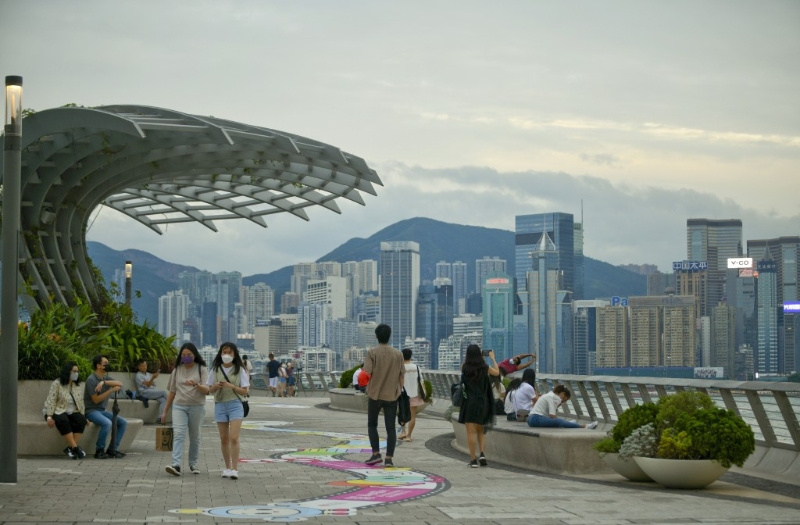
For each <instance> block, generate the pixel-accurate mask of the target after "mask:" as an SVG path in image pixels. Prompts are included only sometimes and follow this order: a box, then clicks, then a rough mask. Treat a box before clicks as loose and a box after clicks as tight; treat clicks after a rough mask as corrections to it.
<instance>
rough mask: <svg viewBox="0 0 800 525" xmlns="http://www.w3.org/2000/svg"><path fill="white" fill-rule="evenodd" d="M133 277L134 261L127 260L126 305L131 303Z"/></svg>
mask: <svg viewBox="0 0 800 525" xmlns="http://www.w3.org/2000/svg"><path fill="white" fill-rule="evenodd" d="M132 277H133V263H132V262H130V261H125V306H128V307H129V306H130V305H131V278H132Z"/></svg>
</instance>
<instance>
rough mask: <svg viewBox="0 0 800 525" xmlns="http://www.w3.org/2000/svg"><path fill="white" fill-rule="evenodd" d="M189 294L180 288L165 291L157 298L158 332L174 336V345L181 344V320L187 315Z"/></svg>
mask: <svg viewBox="0 0 800 525" xmlns="http://www.w3.org/2000/svg"><path fill="white" fill-rule="evenodd" d="M189 302H190V301H189V296H188V295H184V294H183V292H181V291H180V290H177V291H174V292H167V294H166V295H162V296H161V297H159V299H158V333H160V334H161V335H163V336H165V337H169V336H172V335H174V336H175V345H176V346H180V345H182V344H183V322H184V321H185V320H186V318H187V317H188V312H189Z"/></svg>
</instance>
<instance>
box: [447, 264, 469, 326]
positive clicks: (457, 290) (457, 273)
mask: <svg viewBox="0 0 800 525" xmlns="http://www.w3.org/2000/svg"><path fill="white" fill-rule="evenodd" d="M451 279H452V281H453V301H454V302H453V309H454V310H455V312H456V313H457V314H463V313H464V312H465V311H466V304H465V301H466V299H467V292H468V290H467V263H465V262H461V261H456V262H454V263H453V277H452V278H451Z"/></svg>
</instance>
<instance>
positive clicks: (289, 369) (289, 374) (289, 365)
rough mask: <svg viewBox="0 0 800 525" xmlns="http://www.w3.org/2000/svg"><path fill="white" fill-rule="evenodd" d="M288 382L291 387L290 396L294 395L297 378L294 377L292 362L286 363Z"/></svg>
mask: <svg viewBox="0 0 800 525" xmlns="http://www.w3.org/2000/svg"><path fill="white" fill-rule="evenodd" d="M286 384H287V385H288V387H289V397H294V395H295V391H294V388H295V386H296V385H297V378H296V377H294V364H293V363H292V362H289V363H287V365H286Z"/></svg>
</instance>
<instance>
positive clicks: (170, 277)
mask: <svg viewBox="0 0 800 525" xmlns="http://www.w3.org/2000/svg"><path fill="white" fill-rule="evenodd" d="M387 241H414V242H417V243H419V245H420V275H421V278H422V280H433V279H434V277H435V275H436V273H435V272H436V263H437V262H439V261H448V262H454V261H462V262H465V263H467V286H468V287H469V288H470V289H471V288H473V287H474V286H475V260H476V259H480V258H482V257H484V256H498V257H500V258H501V259H505V260H506V261H507V262H508V272H509V274H510V275H512V276H513V275H514V232H511V231H507V230H500V229H496V228H482V227H479V226H464V225H462V224H449V223H446V222H441V221H436V220H433V219H428V218H424V217H416V218H413V219H406V220H404V221H400V222H397V223H395V224H392V225H390V226H387V227H386V228H384V229H382V230H380V231H379V232H377V233H375V234H374V235H372V236H370V237H368V238H366V239H363V238H358V237H356V238H352V239H350V240H349V241H347V242H345V243H344V244H342V245H341V246H339V247H338V248H336V249H335V250H333V251H331V252H330V253H327V254H325V255H323V256H322V257H320V258H319V259H317V262H321V261H337V262H347V261H359V260H364V259H374V260H376V261H379V260H380V243H381V242H387ZM88 247H89V255H90V256H91V257H92V259H93V260H94V262H95V264H96V265H97V267H98V268H100V270H101V271H102V273H103V276H104V277H105V279H106V282H107V283H108V282H111V279H112V278H113V275H114V270H116V269H122V268H123V267H124V265H125V261H126V260H130V261H132V262H133V268H134V270H133V272H134V274H133V275H134V277H133V283H134V284H133V289H134V290H141V291H142V298H141V299H136V298H134V299H133V301H132V304H133V307H134V310H135V311H136V312H137V314H138V316H139V319H140V320H142V319H147V320H149V321H150V322H151V323H152V322H155V321H157V320H158V298H159V297H160V296H161V295H164V294H165V293H166V292H168V291H172V290H175V289H177V288H178V274H179V273H180V272H182V271H198V269H197V268H194V267H191V266H182V265H177V264H172V263H169V262H167V261H163V260H162V259H159V258H158V257H155V256H153V255H151V254H149V253H147V252H143V251H140V250H124V251H121V252H117V251H115V250H112V249H111V248H108V247H107V246H105V245H103V244H100V243H96V242H89V243H88ZM298 262H300V261H298ZM584 265H585V266H584V279H585V290H586V294H585V295H586V297H587V298H595V297H596V298H608V297H611V296H613V295H619V296H625V297H627V296H631V295H645V294H646V293H647V279H646V277H644V276H642V275H638V274H635V273H633V272H630V271H628V270H625V269H622V268H617V267H616V266H613V265H611V264H608V263H605V262H602V261H598V260H596V259H592V258H590V257H585V263H584ZM292 271H293V270H292V266H286V267H284V268H281V269H279V270H275V271H274V272H270V273H263V274H256V275H251V276H247V277H243V278H242V284H244V285H246V286H252V285H253V284H255V283H259V282H263V283H266V284H268V285H269V286H270V287H272V289H273V290H275V300H276V307H278V308H279V307H280V302H279V301H280V297H281V295H283V293H284V292H287V291H288V290H289V287H290V281H291V275H292Z"/></svg>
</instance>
